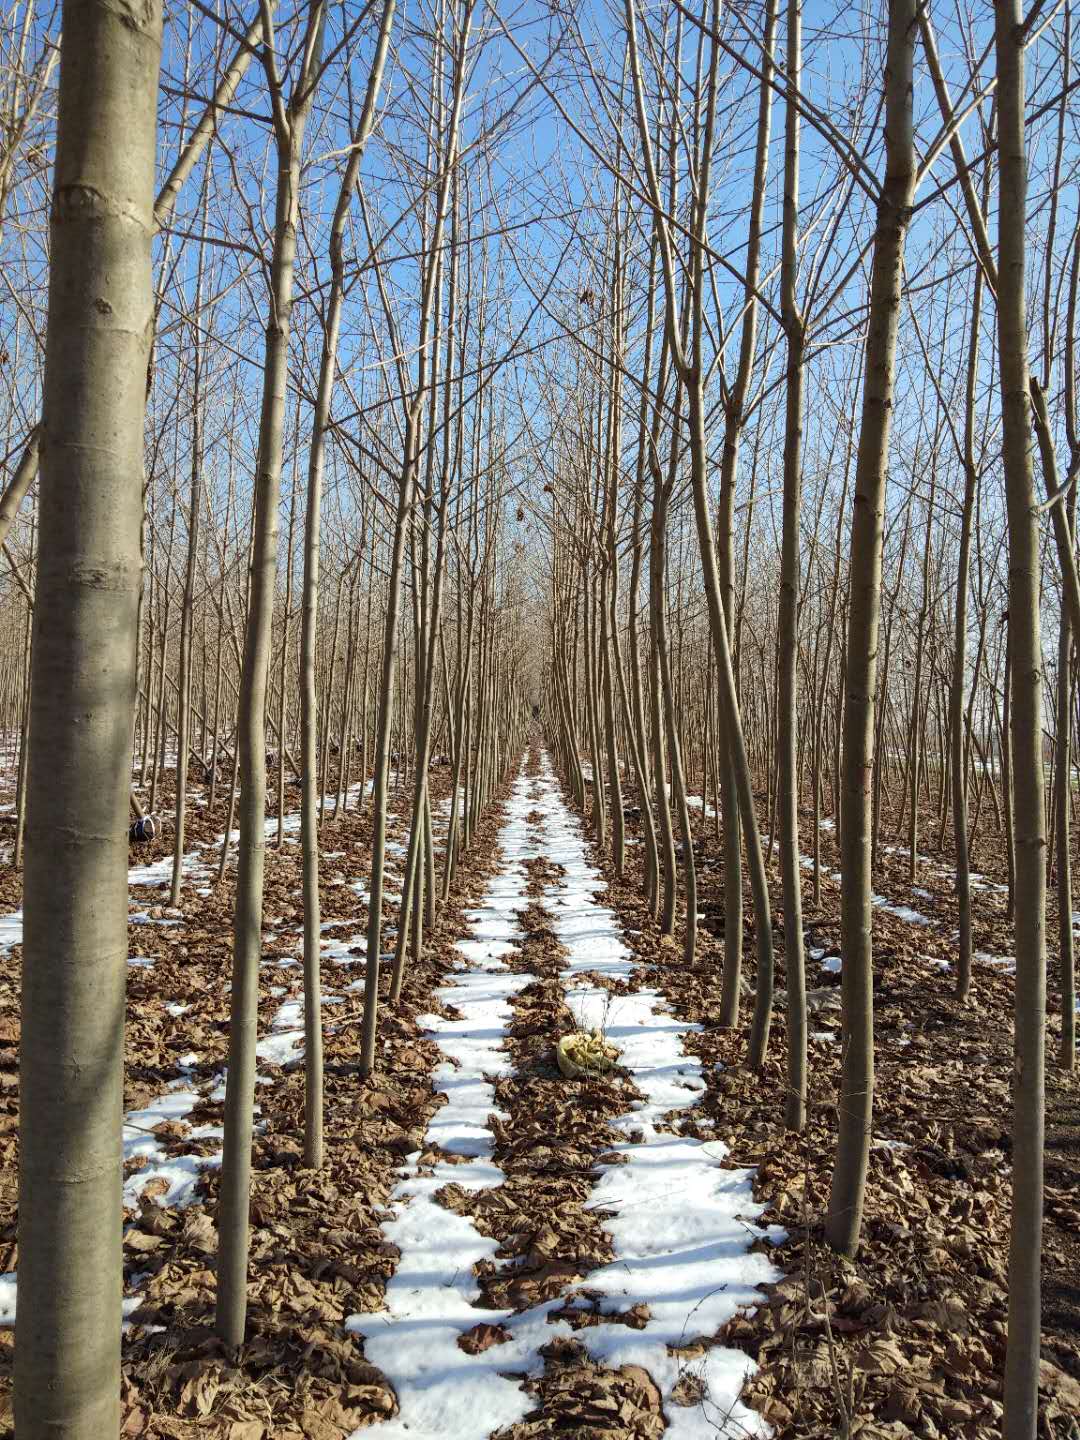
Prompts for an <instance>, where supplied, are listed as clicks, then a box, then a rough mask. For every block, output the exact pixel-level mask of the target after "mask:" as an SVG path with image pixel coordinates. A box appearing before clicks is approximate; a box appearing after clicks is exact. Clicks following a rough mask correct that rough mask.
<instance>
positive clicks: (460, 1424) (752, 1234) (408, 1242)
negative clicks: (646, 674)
mask: <svg viewBox="0 0 1080 1440" xmlns="http://www.w3.org/2000/svg"><path fill="white" fill-rule="evenodd" d="M534 810H539V811H540V812H541V814H542V817H543V819H542V836H541V839H540V842H539V844H538V843H537V842H536V841H535V840H530V836H529V830H528V824H527V819H526V817H527V816H528V815H529V813H530V812H532V811H534ZM500 845H501V848H502V852H503V855H504V857H505V861H506V864H505V866H504V868H503V870H502V871H501V873H500V874H499V875H497V876H496V877H495V878H494V879H493V880H492V881H491V882H490V884H489V886H488V890H487V893H486V894H485V897H484V903H483V905H482V906H481V907H480V908H479V909H477V910H474V911H470V912H469V919H470V920H471V921H472V927H473V931H472V937H471V938H470V939H468V940H465V941H462V942H460V943H459V946H458V949H459V951H460V952H461V954H462V964H461V967H460V969H459V971H458V972H457V975H456V977H455V978H456V980H457V982H458V983H457V984H454V985H451V986H448V987H447V988H445V989H444V990H442V991H441V992H440V999H441V1000H443V1001H444V1002H445V1003H446V1004H447V1005H452V1006H454V1007H455V1009H456V1011H457V1013H458V1014H459V1015H460V1017H461V1018H460V1019H455V1020H449V1021H448V1020H443V1019H439V1018H437V1017H431V1019H430V1021H429V1022H428V1029H429V1031H430V1033H432V1034H433V1035H434V1036H435V1038H436V1039H437V1041H438V1043H439V1045H440V1048H441V1049H442V1050H443V1052H444V1054H445V1055H446V1056H447V1057H448V1062H449V1063H444V1064H442V1065H440V1066H439V1067H438V1069H437V1070H436V1072H435V1084H436V1088H437V1089H439V1090H442V1091H443V1093H444V1094H446V1096H447V1103H446V1105H444V1106H443V1108H442V1109H441V1110H439V1111H438V1112H437V1113H436V1115H435V1117H434V1119H433V1120H432V1122H431V1125H430V1126H429V1129H428V1134H427V1141H428V1142H429V1143H437V1144H438V1145H440V1146H441V1147H442V1148H443V1149H444V1150H445V1151H447V1152H449V1153H451V1154H457V1155H464V1156H466V1157H468V1163H464V1164H456V1163H446V1162H441V1163H438V1164H436V1165H435V1166H434V1167H433V1168H432V1169H431V1170H430V1171H427V1172H425V1173H424V1174H421V1173H420V1172H419V1170H418V1166H417V1162H418V1159H419V1156H418V1155H416V1154H414V1155H412V1156H410V1157H409V1158H408V1161H407V1163H406V1165H405V1167H404V1171H403V1179H402V1180H401V1182H400V1183H399V1184H398V1186H397V1187H396V1189H395V1191H394V1194H393V1196H392V1204H393V1206H394V1210H395V1213H394V1218H393V1219H392V1220H390V1221H388V1222H386V1223H385V1224H384V1226H383V1230H384V1233H385V1234H386V1236H387V1238H388V1239H389V1240H391V1241H393V1242H394V1243H395V1244H396V1245H398V1246H399V1248H400V1251H401V1259H400V1262H399V1264H398V1267H397V1270H396V1272H395V1274H394V1276H393V1277H392V1279H391V1280H390V1283H389V1285H388V1286H387V1290H386V1301H385V1309H384V1310H383V1311H381V1312H379V1313H377V1314H374V1315H355V1316H352V1317H351V1318H350V1319H349V1320H348V1322H347V1326H348V1328H349V1329H351V1330H352V1331H354V1332H356V1333H358V1334H362V1335H363V1336H364V1337H365V1342H366V1343H365V1353H366V1355H367V1358H368V1359H369V1360H370V1361H371V1362H372V1363H373V1364H375V1365H378V1366H379V1368H380V1369H382V1370H383V1372H384V1373H385V1374H386V1375H387V1376H388V1378H389V1379H390V1380H391V1382H392V1384H393V1385H394V1388H395V1390H396V1391H397V1395H398V1400H399V1404H400V1411H399V1413H398V1415H397V1416H396V1417H395V1418H394V1419H393V1420H391V1421H388V1422H387V1423H386V1424H384V1425H382V1426H380V1430H379V1433H380V1436H388V1437H392V1436H410V1437H415V1436H418V1435H434V1434H438V1435H440V1436H441V1437H444V1440H485V1437H487V1436H489V1435H490V1434H491V1433H492V1432H493V1431H495V1430H497V1429H499V1428H500V1427H502V1426H505V1425H509V1424H512V1423H514V1421H516V1420H520V1419H522V1418H523V1417H524V1416H525V1415H526V1414H527V1413H528V1411H529V1410H530V1409H531V1408H532V1401H531V1399H530V1397H529V1396H527V1395H526V1394H525V1392H524V1391H523V1390H522V1389H521V1388H520V1386H519V1384H518V1383H517V1381H516V1380H515V1379H514V1378H513V1376H515V1375H525V1374H529V1373H533V1374H535V1373H539V1372H540V1370H541V1369H542V1360H541V1358H540V1356H539V1353H538V1352H539V1348H540V1346H542V1345H544V1344H545V1343H547V1342H548V1341H550V1340H551V1339H553V1338H555V1337H556V1336H559V1335H562V1336H569V1335H571V1334H573V1333H575V1332H572V1331H571V1329H570V1327H569V1325H567V1324H566V1322H565V1321H558V1322H555V1323H550V1322H549V1318H548V1317H549V1315H550V1314H551V1312H553V1311H555V1310H557V1309H559V1308H561V1306H562V1304H563V1299H562V1297H557V1298H555V1299H553V1300H550V1301H547V1302H545V1303H544V1304H542V1305H539V1306H536V1307H534V1308H533V1309H531V1310H528V1311H526V1312H525V1313H524V1314H519V1315H515V1314H513V1313H512V1312H508V1311H502V1310H494V1311H493V1310H488V1309H486V1308H479V1307H477V1306H476V1305H475V1304H474V1303H473V1302H475V1300H476V1299H477V1297H478V1295H479V1286H478V1285H477V1284H476V1281H475V1278H474V1275H473V1266H474V1265H475V1264H476V1263H477V1261H479V1260H481V1259H485V1258H490V1257H493V1256H494V1254H495V1251H496V1249H497V1245H496V1242H495V1241H493V1240H489V1239H485V1238H484V1237H483V1236H481V1235H480V1234H479V1232H478V1231H477V1230H476V1229H475V1227H474V1226H473V1224H472V1222H471V1220H469V1219H468V1217H466V1216H460V1215H456V1214H454V1213H453V1212H451V1211H448V1210H445V1209H443V1208H442V1207H441V1206H440V1205H439V1204H438V1203H437V1202H436V1200H435V1195H436V1193H437V1191H438V1190H439V1189H440V1188H441V1187H442V1186H443V1185H445V1184H447V1183H449V1182H451V1181H453V1182H456V1183H457V1184H459V1185H462V1186H463V1187H464V1188H465V1189H472V1190H478V1189H483V1188H487V1187H491V1186H495V1185H498V1184H499V1183H500V1182H501V1181H502V1179H503V1178H504V1176H503V1173H502V1171H501V1170H500V1169H499V1167H498V1166H497V1165H496V1164H495V1163H494V1162H493V1160H492V1159H491V1155H492V1136H491V1132H490V1131H489V1130H488V1128H487V1124H486V1121H487V1119H488V1117H489V1116H490V1114H491V1113H492V1110H493V1099H494V1092H493V1088H492V1085H491V1077H497V1076H499V1075H505V1074H507V1073H509V1072H510V1069H511V1066H510V1062H509V1059H508V1057H507V1055H506V1052H505V1050H504V1049H503V1042H504V1040H505V1038H506V1034H507V1023H508V1021H509V1019H510V1004H509V1002H510V998H511V996H512V995H513V994H514V993H515V992H516V991H517V990H519V989H521V988H523V987H524V986H525V985H526V984H527V983H528V982H529V980H530V978H531V977H530V976H528V975H521V974H514V973H512V972H511V971H509V970H507V969H506V967H505V966H504V965H503V964H502V960H503V958H504V957H505V956H507V955H509V954H512V953H514V952H515V950H516V949H517V943H516V942H517V939H518V935H519V931H518V925H517V916H518V913H519V912H520V911H521V910H523V909H524V908H525V907H526V906H527V904H528V903H529V902H528V897H527V896H526V894H525V886H526V883H527V874H526V871H525V869H524V861H525V860H526V859H529V858H532V857H534V856H539V855H541V854H542V855H544V856H545V857H546V858H547V859H549V860H550V861H552V862H554V863H555V864H558V865H560V866H562V867H563V872H564V873H563V874H562V876H561V878H560V879H559V880H558V881H556V882H555V883H554V884H553V885H550V886H549V887H547V890H546V891H545V894H544V896H543V897H542V898H543V899H544V901H545V902H546V903H547V904H548V906H549V908H550V909H551V910H552V912H553V928H554V930H555V932H556V934H557V935H558V937H559V939H560V940H561V941H562V943H563V945H564V946H565V947H566V950H567V953H568V959H567V964H566V967H565V970H564V978H565V981H566V983H567V987H568V988H567V998H568V1002H569V1004H570V1007H571V1009H572V1011H573V1012H574V1013H575V1015H576V1016H577V1017H578V1018H579V1020H580V1022H581V1023H582V1024H584V1025H587V1026H590V1027H591V1026H593V1025H597V1026H599V1027H602V1028H603V1029H604V1030H605V1031H606V1035H607V1038H609V1039H610V1040H611V1041H613V1042H614V1043H615V1044H616V1045H617V1046H618V1047H619V1050H620V1062H621V1064H622V1065H624V1066H625V1067H626V1069H627V1070H629V1071H630V1073H631V1075H632V1077H633V1080H634V1084H635V1085H636V1087H637V1089H638V1090H639V1091H640V1092H641V1094H642V1095H643V1097H644V1098H643V1099H642V1100H639V1101H635V1102H634V1104H633V1106H632V1108H631V1109H630V1110H629V1111H628V1112H627V1114H625V1115H623V1116H621V1117H619V1118H618V1119H617V1120H616V1121H614V1122H613V1123H614V1125H615V1127H616V1129H617V1130H619V1131H621V1132H622V1134H623V1135H624V1136H625V1137H626V1138H625V1140H624V1141H623V1142H622V1143H620V1144H619V1145H618V1146H617V1147H616V1149H617V1150H618V1151H619V1153H620V1154H621V1155H622V1156H623V1157H624V1163H621V1164H613V1165H604V1166H598V1167H597V1173H598V1174H599V1177H600V1178H599V1180H598V1183H597V1185H596V1187H595V1189H594V1191H593V1200H592V1203H593V1204H594V1205H596V1206H598V1207H602V1208H603V1209H604V1210H605V1211H607V1212H610V1218H608V1219H607V1220H606V1221H605V1226H606V1228H607V1230H608V1232H609V1234H610V1235H611V1238H612V1242H613V1245H614V1248H615V1260H614V1261H613V1262H612V1263H611V1264H610V1265H605V1266H602V1267H601V1268H600V1269H598V1270H596V1271H594V1272H593V1273H592V1274H590V1275H589V1276H587V1277H586V1279H585V1280H584V1281H583V1282H582V1283H583V1284H584V1285H585V1286H587V1287H588V1288H590V1289H593V1290H600V1291H602V1292H604V1293H605V1294H606V1296H607V1297H608V1298H607V1302H606V1304H605V1309H606V1310H607V1311H608V1312H609V1313H612V1314H615V1313H618V1312H621V1311H623V1310H625V1309H627V1308H629V1307H631V1306H633V1305H636V1304H640V1303H644V1304H646V1305H647V1306H648V1308H649V1316H650V1318H649V1321H648V1324H647V1325H646V1326H645V1328H644V1329H643V1330H640V1331H637V1330H633V1329H630V1328H629V1327H627V1326H625V1325H621V1324H618V1323H602V1324H599V1325H596V1326H592V1327H587V1328H585V1329H582V1330H580V1331H577V1332H576V1338H577V1339H578V1341H579V1342H581V1343H582V1344H584V1345H585V1347H586V1348H587V1349H588V1351H589V1353H590V1354H591V1355H592V1356H593V1357H594V1358H595V1359H596V1360H597V1361H599V1362H601V1363H603V1364H605V1365H609V1366H612V1367H619V1366H622V1365H640V1366H643V1367H644V1368H645V1369H646V1370H648V1371H649V1373H650V1374H651V1375H652V1377H653V1379H654V1380H655V1381H656V1383H657V1385H658V1386H659V1387H660V1390H661V1393H662V1394H663V1397H664V1400H665V1405H666V1416H667V1421H668V1428H667V1434H668V1435H669V1436H671V1437H672V1440H718V1437H721V1436H731V1437H735V1436H739V1437H742V1440H746V1437H747V1436H766V1435H768V1434H769V1433H770V1430H769V1427H768V1425H767V1424H766V1423H765V1422H764V1421H763V1420H762V1419H761V1417H760V1416H758V1415H757V1414H755V1413H754V1412H753V1411H751V1410H748V1409H747V1408H746V1407H745V1406H743V1405H742V1404H741V1403H740V1402H739V1400H738V1395H739V1392H740V1390H741V1388H742V1385H743V1382H744V1379H745V1377H746V1375H747V1372H748V1370H750V1369H751V1368H752V1363H751V1362H750V1361H749V1360H748V1358H747V1356H746V1355H745V1354H743V1352H741V1351H738V1350H730V1349H726V1348H724V1347H720V1346H714V1347H712V1348H711V1349H708V1350H706V1351H705V1353H704V1354H703V1355H702V1357H701V1358H700V1359H699V1360H696V1361H695V1362H694V1370H695V1373H696V1374H697V1376H698V1378H699V1379H700V1381H701V1382H702V1390H703V1396H704V1398H703V1399H702V1400H701V1401H700V1402H699V1403H697V1404H695V1405H692V1406H686V1407H684V1406H678V1405H675V1404H672V1403H670V1397H671V1393H672V1390H673V1389H674V1387H675V1385H676V1383H677V1382H678V1380H679V1379H680V1377H681V1374H682V1373H683V1369H684V1364H683V1362H681V1361H680V1359H679V1358H678V1357H676V1356H673V1355H672V1354H671V1353H670V1350H669V1347H670V1346H677V1345H680V1344H686V1343H687V1342H689V1341H691V1340H694V1339H696V1338H698V1337H709V1336H711V1335H713V1334H714V1333H715V1332H716V1330H717V1329H719V1327H720V1326H721V1325H723V1324H724V1323H725V1322H726V1321H727V1320H728V1319H730V1318H731V1316H732V1315H733V1314H734V1313H735V1312H736V1310H737V1309H739V1308H740V1307H741V1306H745V1305H753V1304H755V1303H758V1302H759V1301H760V1299H761V1295H760V1292H759V1291H758V1289H757V1287H758V1286H759V1285H761V1284H763V1283H766V1282H769V1281H775V1280H777V1279H779V1272H778V1271H777V1270H776V1269H775V1268H774V1267H773V1266H772V1265H771V1264H770V1262H769V1261H768V1259H767V1258H766V1257H765V1256H763V1255H760V1254H756V1253H750V1252H749V1246H750V1244H751V1243H752V1242H753V1241H754V1240H755V1239H756V1238H758V1237H760V1236H761V1235H763V1234H765V1233H769V1235H770V1238H772V1239H774V1240H779V1239H781V1238H783V1236H782V1232H779V1231H777V1230H775V1229H773V1230H771V1231H770V1232H764V1231H762V1230H761V1229H760V1228H759V1227H758V1226H757V1225H755V1224H754V1223H753V1222H754V1221H755V1220H756V1219H757V1217H758V1216H759V1215H760V1213H761V1209H762V1207H761V1206H759V1205H757V1204H755V1202H754V1199H753V1193H752V1188H751V1180H752V1175H753V1172H752V1171H751V1170H731V1169H724V1168H722V1161H723V1160H724V1158H725V1156H726V1154H727V1147H726V1146H724V1145H723V1144H722V1142H720V1141H710V1142H707V1143H703V1142H700V1141H697V1140H691V1139H687V1138H685V1137H683V1136H678V1135H672V1134H669V1133H667V1132H666V1131H664V1130H663V1129H662V1128H661V1125H662V1123H663V1120H664V1117H665V1116H666V1115H667V1114H668V1113H669V1112H671V1111H673V1110H680V1109H687V1108H690V1107H692V1106H693V1105H694V1104H695V1103H696V1102H697V1100H698V1098H699V1096H700V1094H701V1092H702V1091H703V1090H704V1081H703V1079H702V1076H701V1067H700V1064H699V1063H698V1061H697V1060H695V1059H694V1058H692V1057H690V1056H688V1055H686V1054H685V1052H684V1050H683V1045H682V1037H683V1036H684V1035H685V1034H686V1033H687V1032H688V1031H689V1030H691V1029H692V1028H693V1027H692V1026H690V1025H688V1024H684V1023H683V1022H681V1021H679V1020H677V1019H676V1018H675V1017H674V1016H673V1015H671V1013H670V1012H669V1011H668V1009H667V1006H666V1004H665V1002H664V1001H663V999H662V998H661V996H660V995H659V994H658V993H657V992H656V991H653V990H638V991H635V992H633V993H631V994H628V995H620V996H617V997H616V998H614V999H612V996H611V994H610V992H609V991H608V990H607V989H605V988H604V987H603V986H602V985H597V984H595V983H590V980H589V975H590V974H600V975H602V976H605V977H607V978H609V979H620V980H621V979H626V978H628V977H629V976H630V975H631V974H632V973H633V970H634V958H633V955H632V953H631V952H630V951H629V950H628V949H627V947H626V946H625V945H624V944H623V942H622V940H621V939H620V938H619V929H618V922H617V920H616V917H615V915H614V914H613V912H612V911H611V910H610V909H608V908H606V907H604V906H602V905H599V904H598V903H597V902H596V900H595V895H596V894H597V892H598V891H600V890H602V889H603V888H604V881H603V879H602V878H601V876H600V875H599V873H598V872H597V871H596V870H595V868H594V867H593V866H592V865H590V863H589V860H588V857H587V853H586V848H585V842H584V839H583V838H582V832H581V827H580V824H579V822H578V821H577V820H576V818H575V817H574V816H573V815H572V814H571V813H570V811H569V810H568V809H567V807H566V805H565V803H564V802H563V800H562V796H561V793H560V790H559V786H558V782H557V780H556V778H555V775H554V773H553V771H552V769H551V765H550V762H549V760H548V758H547V756H546V755H545V756H544V757H543V771H542V774H541V776H540V777H539V779H538V780H533V779H530V778H529V777H528V776H526V775H524V774H522V775H520V776H519V778H518V780H517V781H516V783H515V785H514V787H513V791H512V794H511V797H510V800H509V803H508V806H507V816H506V822H505V825H504V827H503V831H502V834H501V836H500ZM482 1322H488V1323H494V1322H501V1323H502V1324H504V1325H505V1326H506V1327H507V1329H508V1330H509V1332H510V1336H511V1338H510V1340H509V1342H507V1343H505V1344H502V1345H496V1346H492V1347H491V1348H490V1349H489V1350H487V1351H485V1352H483V1353H481V1354H479V1355H475V1356H471V1355H466V1354H465V1353H464V1352H463V1351H462V1350H461V1349H460V1347H459V1346H458V1344H457V1340H458V1337H459V1336H460V1335H461V1334H463V1333H464V1332H465V1331H467V1330H469V1329H471V1328H472V1327H473V1326H474V1325H476V1324H477V1323H482Z"/></svg>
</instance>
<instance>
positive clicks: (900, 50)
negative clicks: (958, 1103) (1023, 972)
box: [825, 0, 916, 1254]
mask: <svg viewBox="0 0 1080 1440" xmlns="http://www.w3.org/2000/svg"><path fill="white" fill-rule="evenodd" d="M915 14H916V5H915V0H889V29H888V54H887V56H886V61H885V161H886V169H885V182H884V185H883V187H882V191H881V195H880V197H879V200H878V216H877V231H876V233H875V236H874V258H873V269H872V272H871V280H870V313H869V318H868V326H867V330H868V333H867V342H866V358H865V370H864V381H863V407H862V422H861V428H860V432H859V448H858V458H857V460H856V469H855V512H854V518H853V520H852V531H851V568H850V589H849V597H850V598H849V605H848V641H847V671H846V676H845V689H844V756H843V800H842V812H843V831H842V835H841V871H842V876H843V879H842V884H841V902H840V903H841V921H840V923H841V948H842V952H843V961H844V968H843V1022H844V1024H843V1035H844V1054H843V1076H842V1080H841V1089H840V1113H839V1132H838V1136H837V1150H836V1162H835V1165H834V1168H833V1177H832V1190H831V1193H830V1196H829V1212H828V1218H827V1220H826V1227H825V1229H826V1236H827V1238H828V1240H829V1243H830V1244H831V1245H832V1246H833V1248H834V1249H836V1250H839V1251H841V1252H842V1253H844V1254H853V1253H854V1252H855V1250H856V1248H857V1247H858V1243H859V1235H860V1232H861V1229H862V1213H863V1202H864V1198H865V1189H866V1171H867V1165H868V1162H869V1156H870V1126H871V1116H872V1114H873V1102H874V992H873V940H872V933H871V925H872V919H873V910H872V906H871V898H870V897H871V878H872V877H871V859H870V850H871V809H872V807H871V803H870V795H871V784H872V778H873V768H874V701H875V694H876V690H877V648H878V622H879V617H880V613H881V549H882V529H883V520H884V511H885V484H886V474H887V469H888V455H889V432H890V428H891V422H892V404H893V385H894V378H895V376H894V372H895V365H896V333H897V325H898V322H899V318H900V304H901V296H902V287H903V263H904V241H905V239H906V236H907V231H908V226H909V224H910V221H911V201H912V196H913V194H914V186H915V145H914V137H913V129H912V69H913V58H914V47H915V29H914V26H915Z"/></svg>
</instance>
